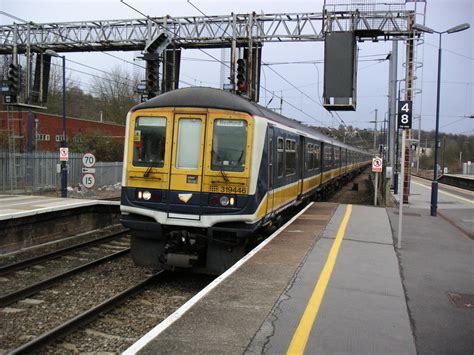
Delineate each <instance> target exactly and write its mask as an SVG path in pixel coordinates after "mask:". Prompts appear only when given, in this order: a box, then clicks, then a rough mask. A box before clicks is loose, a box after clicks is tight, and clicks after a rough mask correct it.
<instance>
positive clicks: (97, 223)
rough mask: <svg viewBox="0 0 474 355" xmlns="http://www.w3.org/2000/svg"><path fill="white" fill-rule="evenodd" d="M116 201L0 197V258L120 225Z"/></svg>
mask: <svg viewBox="0 0 474 355" xmlns="http://www.w3.org/2000/svg"><path fill="white" fill-rule="evenodd" d="M119 205H120V202H119V201H107V200H86V199H74V198H55V197H45V196H30V195H1V194H0V255H3V254H6V253H11V252H15V251H18V250H20V249H25V248H29V247H34V246H38V245H40V244H44V243H48V242H53V241H56V240H58V239H61V238H64V237H68V236H73V235H77V234H79V233H82V232H84V233H85V232H88V231H91V230H94V229H97V228H101V227H105V226H108V225H113V224H119V216H120V211H119Z"/></svg>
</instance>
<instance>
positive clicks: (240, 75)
mask: <svg viewBox="0 0 474 355" xmlns="http://www.w3.org/2000/svg"><path fill="white" fill-rule="evenodd" d="M246 72H247V70H246V68H245V60H244V59H242V58H240V59H239V60H237V93H238V94H243V93H245V92H246V91H247V78H246Z"/></svg>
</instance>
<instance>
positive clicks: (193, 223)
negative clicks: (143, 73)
mask: <svg viewBox="0 0 474 355" xmlns="http://www.w3.org/2000/svg"><path fill="white" fill-rule="evenodd" d="M125 139H126V142H125V154H124V170H123V178H122V197H121V211H122V219H121V221H122V223H123V225H124V226H125V227H128V228H130V229H131V232H132V246H131V248H132V257H133V259H134V262H135V263H136V264H137V265H140V266H147V267H165V268H171V269H176V268H178V269H180V268H186V269H188V270H192V271H195V272H206V273H215V274H216V273H220V272H222V271H224V270H225V269H226V268H228V267H229V266H231V265H232V264H233V263H234V262H235V261H236V260H238V259H239V258H240V257H242V255H243V254H244V253H245V250H246V246H247V245H248V243H249V242H251V241H252V238H254V236H255V231H256V230H257V229H258V228H259V227H262V226H264V225H268V224H271V223H274V222H275V220H277V218H278V217H279V216H280V215H281V213H283V212H284V211H285V210H286V209H288V208H289V207H291V206H294V205H296V204H299V203H301V202H302V201H305V200H307V199H308V198H311V197H312V196H314V195H315V194H316V193H318V192H319V191H321V190H322V189H323V188H324V187H325V186H326V185H328V184H331V183H334V182H335V181H336V180H338V179H340V178H342V177H343V176H347V175H349V174H353V173H354V172H355V171H357V170H359V169H361V168H362V167H363V166H364V165H366V164H367V161H368V155H366V154H365V153H364V152H362V151H360V150H357V149H354V148H352V147H350V146H348V145H345V144H342V143H340V142H337V141H333V140H331V139H329V138H328V137H327V136H324V135H322V134H321V133H319V132H318V131H316V130H314V129H312V128H309V127H307V126H304V125H302V124H300V123H298V122H297V121H294V120H291V119H288V118H286V117H284V116H281V115H278V114H276V113H274V112H273V111H271V110H268V109H266V108H264V107H262V106H260V105H257V104H255V103H252V102H250V101H248V100H246V99H244V98H242V97H240V96H237V95H234V94H231V93H228V92H224V91H222V90H218V89H212V88H185V89H179V90H175V91H172V92H169V93H166V94H163V95H160V96H158V97H156V98H153V99H151V100H149V101H147V102H145V103H142V104H140V105H137V106H135V107H134V108H132V110H131V111H130V113H129V115H128V117H127V127H126V138H125Z"/></svg>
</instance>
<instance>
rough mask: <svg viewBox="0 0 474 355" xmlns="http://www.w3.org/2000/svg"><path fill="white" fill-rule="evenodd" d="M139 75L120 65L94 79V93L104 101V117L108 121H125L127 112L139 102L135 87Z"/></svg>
mask: <svg viewBox="0 0 474 355" xmlns="http://www.w3.org/2000/svg"><path fill="white" fill-rule="evenodd" d="M138 81H139V80H138V75H137V74H135V75H134V76H132V74H130V73H129V72H127V71H125V70H123V69H122V68H121V67H120V66H115V67H113V68H112V69H111V71H110V73H107V74H103V75H102V76H101V77H100V78H94V79H93V89H92V90H93V94H94V96H95V97H97V98H98V99H99V100H100V101H102V103H103V107H104V109H103V110H102V111H103V117H104V119H105V120H107V121H113V122H117V123H124V122H125V117H126V115H127V112H128V111H129V110H130V108H131V107H132V106H134V105H135V104H136V103H137V95H136V93H135V87H136V84H137V83H138Z"/></svg>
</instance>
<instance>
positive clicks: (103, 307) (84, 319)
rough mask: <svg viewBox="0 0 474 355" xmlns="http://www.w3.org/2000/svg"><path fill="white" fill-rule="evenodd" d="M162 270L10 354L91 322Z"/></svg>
mask: <svg viewBox="0 0 474 355" xmlns="http://www.w3.org/2000/svg"><path fill="white" fill-rule="evenodd" d="M163 273H164V271H159V272H157V273H155V274H153V275H151V276H149V277H148V278H146V279H145V280H143V281H140V282H138V283H136V284H135V285H133V286H131V287H129V288H127V289H126V290H124V291H122V292H119V293H117V294H115V295H114V296H112V297H110V298H109V299H107V300H105V301H103V302H102V303H100V304H98V305H96V306H94V307H92V308H90V309H88V310H86V311H84V312H82V313H80V314H78V315H76V316H74V317H72V318H70V319H68V320H67V321H65V322H64V323H62V324H60V325H58V326H57V327H55V328H53V329H51V330H49V331H47V332H45V333H43V334H41V335H39V336H38V337H36V338H34V339H33V340H30V341H29V342H27V343H26V344H23V345H21V346H20V347H18V348H16V349H13V350H12V351H10V354H31V353H32V352H36V351H38V349H40V348H42V347H44V346H45V345H47V344H49V343H51V342H53V341H55V340H58V339H61V338H63V337H64V336H66V335H68V334H69V333H71V332H74V331H76V330H78V329H79V328H80V327H82V326H84V325H86V324H88V323H90V322H92V321H93V320H94V319H96V318H97V317H98V316H99V315H100V314H101V313H103V312H107V311H110V310H111V309H113V308H115V307H117V306H118V305H120V304H121V303H123V302H124V301H125V300H126V299H127V298H129V297H131V296H132V295H133V294H135V293H137V292H139V291H140V290H142V289H143V288H145V287H146V286H148V285H149V284H150V283H152V282H154V281H156V280H158V279H159V277H160V276H162V274H163Z"/></svg>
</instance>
